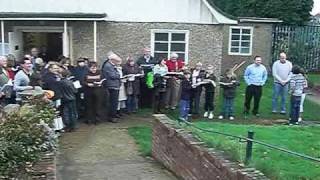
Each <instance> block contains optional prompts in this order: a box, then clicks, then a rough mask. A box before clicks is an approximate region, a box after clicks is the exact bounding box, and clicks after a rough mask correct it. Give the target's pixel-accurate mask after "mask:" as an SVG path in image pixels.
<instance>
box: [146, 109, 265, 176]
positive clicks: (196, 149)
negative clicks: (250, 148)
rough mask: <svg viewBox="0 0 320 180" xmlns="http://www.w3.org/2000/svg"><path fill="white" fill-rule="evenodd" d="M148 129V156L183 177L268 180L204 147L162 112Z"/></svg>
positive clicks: (251, 169) (256, 172) (255, 171)
mask: <svg viewBox="0 0 320 180" xmlns="http://www.w3.org/2000/svg"><path fill="white" fill-rule="evenodd" d="M155 117H156V122H155V123H154V127H153V130H152V156H153V157H154V158H155V159H156V160H158V161H159V162H161V163H162V164H163V165H164V166H165V167H167V168H168V169H169V170H171V171H172V172H173V173H175V174H176V175H177V176H178V177H181V178H182V179H186V180H213V179H223V180H227V179H230V180H251V179H259V180H260V179H268V178H267V177H265V176H264V175H263V174H262V173H261V172H260V171H257V170H255V169H254V168H245V167H241V166H240V165H238V164H237V163H234V162H231V161H229V160H227V159H226V158H225V156H224V155H223V153H222V152H220V151H217V150H215V149H213V148H208V147H206V146H205V145H204V143H203V142H200V141H199V140H197V139H195V138H194V137H193V136H192V135H191V134H190V133H188V132H186V131H184V130H183V129H176V128H174V126H173V124H172V121H170V119H169V118H168V117H167V116H165V115H156V116H155Z"/></svg>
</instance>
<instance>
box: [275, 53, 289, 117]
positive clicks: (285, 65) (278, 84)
mask: <svg viewBox="0 0 320 180" xmlns="http://www.w3.org/2000/svg"><path fill="white" fill-rule="evenodd" d="M291 70H292V63H291V62H290V61H288V60H287V55H286V53H284V52H281V53H280V59H279V60H277V61H275V62H274V63H273V66H272V75H273V78H274V83H273V95H272V113H277V112H278V99H279V96H280V99H281V106H280V113H281V114H286V97H287V94H288V86H289V80H290V73H291Z"/></svg>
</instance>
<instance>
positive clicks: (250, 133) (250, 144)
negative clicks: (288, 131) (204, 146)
mask: <svg viewBox="0 0 320 180" xmlns="http://www.w3.org/2000/svg"><path fill="white" fill-rule="evenodd" d="M180 122H184V123H185V124H187V125H188V126H191V127H193V128H195V129H198V130H201V131H203V132H208V133H214V134H219V135H223V136H227V137H231V138H234V139H239V141H240V142H246V143H247V145H246V156H245V164H248V163H249V162H250V161H251V158H252V148H253V144H254V143H256V144H260V145H262V146H265V147H268V148H270V149H275V150H278V151H281V152H285V153H287V154H290V155H293V156H297V157H301V158H304V159H307V160H310V161H313V162H317V163H320V159H318V158H315V157H311V156H308V155H305V154H301V153H298V152H294V151H291V150H288V149H285V148H282V147H278V146H275V145H272V144H268V143H265V142H262V141H258V140H254V139H253V137H254V132H253V131H248V136H247V137H242V136H236V135H233V134H228V133H223V132H219V131H213V130H208V129H204V128H201V127H198V126H196V125H194V124H193V123H191V122H188V121H181V120H180V121H179V123H180Z"/></svg>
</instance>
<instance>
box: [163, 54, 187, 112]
mask: <svg viewBox="0 0 320 180" xmlns="http://www.w3.org/2000/svg"><path fill="white" fill-rule="evenodd" d="M178 57H179V56H178V54H177V53H171V56H170V59H169V60H167V61H166V65H167V67H168V71H169V72H180V71H182V69H183V68H184V62H183V60H181V59H178ZM179 90H180V80H179V79H178V77H177V76H172V77H171V78H169V79H168V81H167V91H166V101H165V106H166V108H167V109H168V108H170V109H172V110H174V109H176V106H177V103H178V97H179Z"/></svg>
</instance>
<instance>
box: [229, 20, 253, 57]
mask: <svg viewBox="0 0 320 180" xmlns="http://www.w3.org/2000/svg"><path fill="white" fill-rule="evenodd" d="M233 29H238V30H240V34H239V35H240V39H239V46H238V48H239V51H238V52H231V48H232V46H231V44H232V42H234V41H232V40H231V39H232V30H233ZM243 30H250V46H249V53H241V48H242V46H241V43H242V36H243V34H242V31H243ZM252 47H253V27H252V26H230V27H229V43H228V54H229V55H239V56H252Z"/></svg>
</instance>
